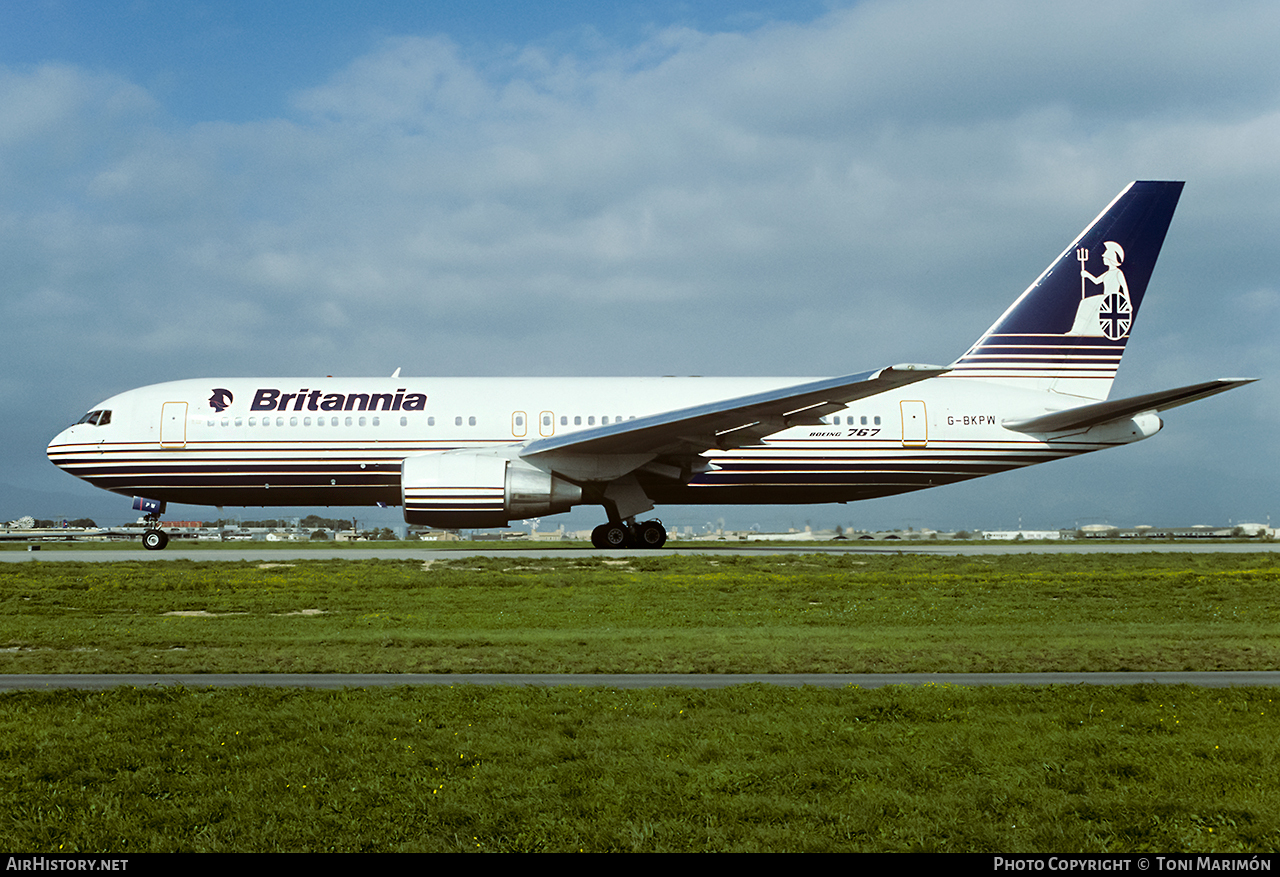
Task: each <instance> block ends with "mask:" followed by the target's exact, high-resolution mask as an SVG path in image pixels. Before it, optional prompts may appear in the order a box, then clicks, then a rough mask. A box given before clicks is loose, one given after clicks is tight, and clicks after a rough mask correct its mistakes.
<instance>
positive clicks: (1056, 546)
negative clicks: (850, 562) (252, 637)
mask: <svg viewBox="0 0 1280 877" xmlns="http://www.w3.org/2000/svg"><path fill="white" fill-rule="evenodd" d="M578 546H580V547H578ZM1150 552H1160V553H1166V552H1175V553H1176V552H1182V553H1186V552H1195V553H1206V552H1207V553H1225V554H1243V553H1254V552H1280V542H1257V541H1254V540H1248V541H1241V542H1194V541H1179V542H1142V543H1116V542H1106V543H1094V542H1077V541H1072V542H1059V543H1053V542H1027V543H1017V542H1003V543H995V544H985V543H965V544H960V545H954V544H947V543H945V542H895V543H885V542H877V543H875V544H874V545H866V544H849V543H844V544H841V543H836V544H832V543H829V542H811V543H805V544H799V545H794V546H777V545H768V546H754V545H751V544H749V543H735V544H729V545H726V544H725V543H716V542H708V543H706V544H705V545H698V546H690V547H685V546H680V547H677V548H659V549H657V550H639V549H633V548H618V549H600V548H592V547H591V546H589V545H585V544H582V543H576V544H575V547H558V548H543V547H538V546H535V545H528V546H524V545H522V546H520V547H512V548H502V549H486V548H468V547H466V544H465V543H463V544H461V545H460V546H459V547H457V548H448V549H444V548H403V547H395V548H378V547H375V545H372V544H370V543H363V544H361V545H360V546H358V547H355V546H353V547H343V548H339V547H337V546H333V547H323V548H311V547H308V548H293V547H290V546H287V545H281V546H279V547H274V546H270V547H269V546H267V545H265V544H263V545H260V546H253V547H251V546H246V547H244V548H240V547H238V546H237V547H234V548H199V547H196V546H191V547H187V546H184V545H180V544H178V545H175V544H173V543H170V547H169V548H167V549H165V550H164V551H147V550H146V549H144V548H143V547H142V546H141V545H131V546H128V547H124V548H116V549H97V548H88V547H85V546H84V545H83V544H81V545H78V546H71V545H65V544H56V543H55V544H51V545H45V546H43V547H42V548H41V550H39V551H24V550H21V549H18V548H17V547H16V546H13V547H9V548H7V549H5V550H3V551H0V562H7V563H25V562H27V561H33V560H39V561H78V562H80V563H101V562H106V561H116V562H119V561H126V560H127V561H134V562H136V561H144V560H145V561H157V560H195V561H211V560H258V561H282V560H332V559H335V558H341V559H345V560H361V559H366V560H375V559H376V560H425V559H426V558H429V557H435V558H459V557H522V558H530V557H565V558H575V559H576V558H582V557H610V558H618V557H670V556H675V555H681V554H701V555H726V554H733V555H738V556H743V555H747V556H767V555H787V554H817V553H821V554H889V555H893V554H936V555H940V556H949V555H950V556H955V555H966V556H981V555H997V554H1143V553H1150Z"/></svg>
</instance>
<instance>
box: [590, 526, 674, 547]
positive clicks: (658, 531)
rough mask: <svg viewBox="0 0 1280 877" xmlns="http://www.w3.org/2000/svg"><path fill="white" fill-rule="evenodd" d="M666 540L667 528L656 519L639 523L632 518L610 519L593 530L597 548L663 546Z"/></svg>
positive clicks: (592, 536)
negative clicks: (623, 519) (624, 519)
mask: <svg viewBox="0 0 1280 877" xmlns="http://www.w3.org/2000/svg"><path fill="white" fill-rule="evenodd" d="M666 541H667V528H666V527H664V526H662V521H659V520H656V519H655V520H652V521H644V522H642V523H639V524H637V523H636V522H635V521H634V520H630V519H628V520H626V521H610V522H609V523H607V524H601V525H600V526H599V527H596V528H595V529H594V530H592V531H591V544H592V545H594V546H595V547H596V548H661V547H662V546H663V545H665V544H666Z"/></svg>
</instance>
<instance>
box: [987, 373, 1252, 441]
mask: <svg viewBox="0 0 1280 877" xmlns="http://www.w3.org/2000/svg"><path fill="white" fill-rule="evenodd" d="M1255 380H1257V378H1220V379H1218V380H1216V381H1206V382H1205V383H1203V384H1192V385H1191V386H1189V387H1178V388H1177V389H1174V390H1162V391H1161V392H1158V393H1147V394H1145V395H1142V396H1130V397H1129V398H1128V399H1114V400H1111V401H1109V402H1096V403H1094V404H1092V405H1082V406H1081V407H1079V408H1069V409H1067V410H1066V411H1054V412H1053V413H1051V414H1044V415H1041V416H1040V417H1032V418H1029V419H1026V420H1006V421H1004V423H1003V426H1004V427H1005V429H1012V430H1016V431H1018V432H1029V433H1030V432H1037V433H1038V432H1063V431H1064V430H1069V429H1087V428H1089V427H1091V426H1097V425H1098V424H1100V423H1107V422H1108V421H1112V420H1120V419H1121V418H1124V417H1132V416H1133V415H1135V414H1140V413H1142V412H1143V411H1165V410H1167V409H1169V408H1177V407H1178V406H1179V405H1186V404H1187V403H1188V402H1194V401H1196V400H1197V399H1204V398H1206V397H1208V396H1213V395H1216V394H1218V393H1225V392H1226V391H1227V390H1231V389H1234V388H1236V387H1240V386H1243V385H1245V384H1251V383H1253V382H1254V381H1255Z"/></svg>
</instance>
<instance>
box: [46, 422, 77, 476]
mask: <svg viewBox="0 0 1280 877" xmlns="http://www.w3.org/2000/svg"><path fill="white" fill-rule="evenodd" d="M74 430H75V427H73V426H69V427H67V428H66V429H64V430H62V432H60V433H58V434H57V435H55V436H54V437H53V438H52V439H51V440H50V441H49V444H48V446H47V447H46V448H45V449H44V452H45V456H47V457H48V458H49V462H50V463H52V464H53V465H55V466H57V467H58V468H59V469H65V468H66V465H65V463H66V448H67V445H69V444H70V443H71V433H72V432H73V431H74Z"/></svg>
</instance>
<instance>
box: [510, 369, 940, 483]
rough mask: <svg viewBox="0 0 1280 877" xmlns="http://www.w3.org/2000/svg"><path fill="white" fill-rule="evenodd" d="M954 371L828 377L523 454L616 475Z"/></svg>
mask: <svg viewBox="0 0 1280 877" xmlns="http://www.w3.org/2000/svg"><path fill="white" fill-rule="evenodd" d="M946 371H948V369H947V368H944V367H942V366H936V365H917V364H914V363H911V364H902V365H894V366H889V367H888V368H882V369H880V370H878V371H870V372H863V373H862V374H856V375H847V376H845V377H839V378H825V379H823V380H819V381H811V382H808V383H804V384H796V385H794V386H790V387H783V388H781V389H777V390H769V391H767V392H764V393H755V394H752V395H749V396H740V397H738V398H734V399H725V400H722V401H719V402H712V403H709V404H706V405H695V406H693V407H690V408H682V409H678V410H674V411H667V412H663V413H662V414H653V415H649V416H647V417H637V418H636V419H635V420H626V421H623V422H621V423H615V424H610V425H609V426H601V427H597V428H595V429H586V430H581V431H578V432H573V433H568V434H566V435H563V436H552V437H550V438H544V439H536V440H534V441H531V442H529V443H528V444H527V445H525V446H524V448H523V450H522V451H521V452H520V456H521V457H522V458H524V459H525V460H528V461H529V462H530V463H533V464H534V465H539V466H542V467H546V468H550V469H554V470H555V471H558V472H562V473H564V474H565V475H568V476H569V477H571V478H575V477H576V478H580V479H583V480H608V479H610V478H612V477H618V476H619V475H622V474H625V473H626V472H630V471H632V470H634V469H636V468H639V467H640V466H642V465H644V464H645V463H646V462H648V461H650V460H653V459H655V458H657V457H660V456H664V455H678V456H696V455H698V454H701V453H702V452H703V451H707V450H712V449H717V448H719V449H729V448H738V447H743V446H745V445H751V444H757V443H759V441H760V440H761V439H762V438H764V437H765V436H767V435H772V434H773V433H776V432H780V431H781V430H784V429H787V428H788V427H791V426H800V425H804V424H817V423H821V422H822V421H821V419H820V418H822V417H823V416H824V415H826V414H830V413H831V412H833V411H839V410H840V409H841V408H843V407H845V405H847V404H848V403H850V402H853V401H855V400H857V399H865V398H866V397H868V396H874V395H876V394H878V393H883V392H885V391H887V390H892V389H895V388H897V387H903V386H906V385H907V384H913V383H915V382H917V381H923V380H925V379H927V378H932V377H936V376H937V375H940V374H943V373H944V372H946ZM600 458H609V459H610V461H611V462H608V463H606V462H605V461H604V460H601V459H600Z"/></svg>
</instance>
